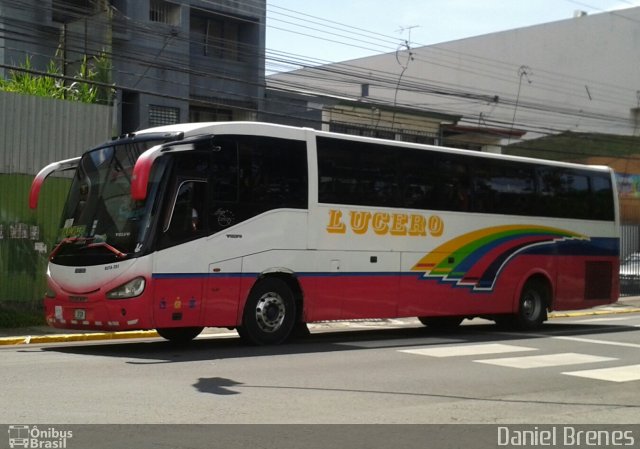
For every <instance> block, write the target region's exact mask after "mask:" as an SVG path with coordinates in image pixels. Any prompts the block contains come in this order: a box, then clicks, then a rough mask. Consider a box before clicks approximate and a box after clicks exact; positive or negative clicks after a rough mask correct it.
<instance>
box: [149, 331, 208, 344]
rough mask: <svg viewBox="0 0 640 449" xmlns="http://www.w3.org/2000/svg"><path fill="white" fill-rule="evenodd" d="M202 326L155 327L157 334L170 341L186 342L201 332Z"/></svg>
mask: <svg viewBox="0 0 640 449" xmlns="http://www.w3.org/2000/svg"><path fill="white" fill-rule="evenodd" d="M202 329H204V328H203V327H165V328H160V329H156V332H158V335H160V336H161V337H162V338H164V339H166V340H169V341H170V342H172V343H188V342H190V341H191V340H193V339H194V338H196V337H197V336H198V335H200V332H202Z"/></svg>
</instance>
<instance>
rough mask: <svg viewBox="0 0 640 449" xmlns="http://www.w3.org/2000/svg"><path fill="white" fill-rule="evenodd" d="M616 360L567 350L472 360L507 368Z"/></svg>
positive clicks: (528, 367) (542, 366) (544, 366)
mask: <svg viewBox="0 0 640 449" xmlns="http://www.w3.org/2000/svg"><path fill="white" fill-rule="evenodd" d="M610 360H617V359H614V358H611V357H599V356H595V355H588V354H577V353H574V352H567V353H563V354H548V355H536V356H525V357H508V358H500V359H488V360H474V362H478V363H486V364H488V365H497V366H505V367H509V368H519V369H530V368H546V367H551V366H564V365H578V364H581V363H595V362H606V361H610Z"/></svg>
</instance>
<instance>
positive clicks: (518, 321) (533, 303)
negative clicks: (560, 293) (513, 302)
mask: <svg viewBox="0 0 640 449" xmlns="http://www.w3.org/2000/svg"><path fill="white" fill-rule="evenodd" d="M549 295H550V294H549V288H548V287H547V285H546V283H545V282H543V281H541V280H539V279H531V280H529V281H527V282H526V283H525V284H524V287H523V288H522V292H520V302H519V304H518V311H517V312H516V315H515V317H514V324H515V325H516V327H517V328H518V329H520V330H534V329H537V328H539V327H540V326H541V325H542V323H543V322H544V321H546V320H547V307H548V305H549Z"/></svg>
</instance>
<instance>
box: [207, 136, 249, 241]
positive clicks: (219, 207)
mask: <svg viewBox="0 0 640 449" xmlns="http://www.w3.org/2000/svg"><path fill="white" fill-rule="evenodd" d="M216 147H217V150H216V151H215V152H214V153H213V157H212V162H211V173H210V178H209V179H210V180H211V202H210V204H209V228H210V231H211V233H216V232H219V231H221V230H223V229H225V228H228V227H229V226H231V225H233V224H236V223H237V222H238V221H239V220H240V219H241V215H242V213H241V211H240V210H239V204H238V196H239V188H240V187H239V181H238V175H239V170H238V149H237V143H236V142H235V141H234V140H231V139H226V138H224V139H223V138H219V139H216Z"/></svg>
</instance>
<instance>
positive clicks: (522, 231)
mask: <svg viewBox="0 0 640 449" xmlns="http://www.w3.org/2000/svg"><path fill="white" fill-rule="evenodd" d="M568 240H583V241H589V240H590V239H589V237H587V236H584V235H580V234H576V233H574V232H570V231H566V230H563V229H558V228H551V227H546V226H535V225H508V226H495V227H490V228H484V229H480V230H477V231H473V232H469V233H467V234H463V235H461V236H459V237H456V238H454V239H452V240H449V241H448V242H446V243H444V244H442V245H440V246H439V247H437V248H436V249H434V250H433V251H431V252H430V253H429V254H427V255H426V256H424V257H423V258H422V259H420V260H419V261H418V263H416V264H415V265H414V267H413V268H412V269H411V271H423V272H425V275H424V276H425V277H426V278H437V279H439V280H441V281H442V282H452V283H455V285H457V286H461V287H470V288H472V289H473V290H475V291H491V290H493V286H494V284H495V282H496V279H497V278H498V275H499V274H500V272H501V271H502V269H503V268H504V266H505V265H506V264H507V263H508V262H509V260H510V259H512V258H513V257H515V256H516V255H518V254H521V253H523V252H524V251H528V250H531V249H532V248H537V247H540V246H542V245H554V244H556V243H558V242H564V241H568Z"/></svg>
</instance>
